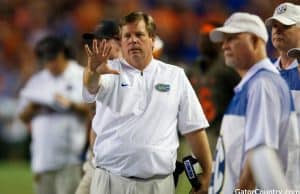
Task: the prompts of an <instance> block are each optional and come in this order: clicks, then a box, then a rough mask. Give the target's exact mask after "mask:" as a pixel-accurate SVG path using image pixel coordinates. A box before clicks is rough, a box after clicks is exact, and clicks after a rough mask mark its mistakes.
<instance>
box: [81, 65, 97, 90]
mask: <svg viewBox="0 0 300 194" xmlns="http://www.w3.org/2000/svg"><path fill="white" fill-rule="evenodd" d="M100 77H101V75H100V74H98V73H96V72H93V71H91V70H89V68H88V67H86V68H85V69H84V72H83V85H84V87H85V88H86V89H87V90H88V92H89V93H90V94H96V93H97V92H98V90H99V87H100Z"/></svg>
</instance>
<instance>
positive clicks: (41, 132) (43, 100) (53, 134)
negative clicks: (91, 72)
mask: <svg viewBox="0 0 300 194" xmlns="http://www.w3.org/2000/svg"><path fill="white" fill-rule="evenodd" d="M82 76H83V67H81V66H80V65H78V64H77V63H76V62H75V61H70V62H69V64H68V67H67V68H66V70H65V71H64V73H63V74H62V75H60V76H56V77H55V76H53V75H52V74H51V73H50V72H49V71H48V70H47V69H43V70H42V71H40V72H38V73H37V74H35V75H33V77H32V78H31V79H30V80H29V81H28V83H27V84H26V85H25V87H24V88H23V89H22V90H21V92H20V103H19V107H18V112H21V111H23V110H24V108H25V107H26V106H27V105H28V103H30V102H35V103H40V104H43V105H48V106H51V107H52V106H53V105H55V100H54V96H55V95H56V94H60V95H62V96H64V97H66V98H68V99H70V100H71V101H73V102H77V103H80V102H83V100H82V95H81V91H82ZM31 129H32V131H31V136H32V142H31V157H32V158H31V167H32V170H33V172H35V173H42V172H46V171H51V170H59V169H61V168H63V167H65V166H66V165H72V164H79V163H80V162H81V160H80V154H81V153H82V151H83V147H84V145H85V140H86V130H85V129H86V128H85V122H84V121H83V120H82V119H80V118H79V117H78V116H77V115H76V114H74V113H71V112H67V113H58V112H57V113H56V112H53V113H42V114H38V115H36V116H35V117H34V118H33V119H32V121H31Z"/></svg>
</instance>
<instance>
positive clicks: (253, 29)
mask: <svg viewBox="0 0 300 194" xmlns="http://www.w3.org/2000/svg"><path fill="white" fill-rule="evenodd" d="M242 32H248V33H252V34H255V35H256V36H258V37H259V38H261V39H262V40H264V41H265V42H267V41H268V32H267V29H266V26H265V24H264V22H263V21H262V20H261V19H260V18H259V17H258V16H257V15H253V14H249V13H243V12H237V13H234V14H232V15H231V16H230V17H229V18H228V19H227V20H226V21H225V23H224V25H223V26H222V27H219V28H215V29H214V30H213V31H211V32H210V34H209V37H210V40H211V41H212V42H222V41H223V40H224V34H236V33H242Z"/></svg>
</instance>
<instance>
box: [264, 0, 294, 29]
mask: <svg viewBox="0 0 300 194" xmlns="http://www.w3.org/2000/svg"><path fill="white" fill-rule="evenodd" d="M274 20H276V21H278V22H280V23H281V24H284V25H287V26H290V25H294V24H297V23H300V6H299V5H295V4H292V3H282V4H280V5H278V6H277V7H276V9H275V11H274V14H273V16H272V17H269V18H268V19H266V21H265V23H266V25H267V26H268V27H269V26H271V25H272V23H273V22H274Z"/></svg>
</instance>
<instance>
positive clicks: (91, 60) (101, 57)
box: [84, 39, 119, 75]
mask: <svg viewBox="0 0 300 194" xmlns="http://www.w3.org/2000/svg"><path fill="white" fill-rule="evenodd" d="M84 47H85V52H86V54H87V56H88V64H87V65H88V69H89V71H90V72H93V73H96V74H99V75H101V74H119V72H118V71H116V70H113V69H111V68H109V67H108V65H107V60H108V58H109V56H110V52H111V45H110V44H108V42H107V40H105V39H103V40H101V41H100V44H99V46H98V40H96V39H94V40H93V47H92V50H91V49H90V48H89V46H88V45H87V44H86V45H84Z"/></svg>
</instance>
